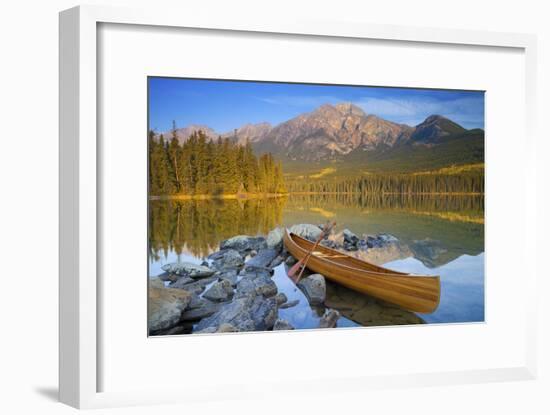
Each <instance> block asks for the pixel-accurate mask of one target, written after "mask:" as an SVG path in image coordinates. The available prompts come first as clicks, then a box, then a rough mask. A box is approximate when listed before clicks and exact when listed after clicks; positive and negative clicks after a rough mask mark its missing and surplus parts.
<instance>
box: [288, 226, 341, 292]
mask: <svg viewBox="0 0 550 415" xmlns="http://www.w3.org/2000/svg"><path fill="white" fill-rule="evenodd" d="M335 226H336V222H332V224H331V223H330V222H328V221H327V224H326V225H325V226H324V227H323V231H322V232H321V235H319V238H317V240H316V241H315V244H314V245H313V247H312V248H311V251H309V252H308V253H307V254H306V255H305V256H304V257H303V258H302V259H300V260H299V261H298V262H297V263H296V264H294V265H293V266H292V268H290V270H289V271H288V276H289V277H290V278H292V279H294V275H296V273H297V272H298V270H300V274H298V278H297V279H296V281H295V282H296V283H298V281H300V278H302V274H303V273H304V270H305V269H306V266H307V262H308V261H309V258H310V257H311V255H312V254H313V252H315V248H317V245H319V244H320V243H321V241H322V240H323V238H324V237H325V235H327V234H328V233H329V232H330V231H331V229H332V228H334V227H335Z"/></svg>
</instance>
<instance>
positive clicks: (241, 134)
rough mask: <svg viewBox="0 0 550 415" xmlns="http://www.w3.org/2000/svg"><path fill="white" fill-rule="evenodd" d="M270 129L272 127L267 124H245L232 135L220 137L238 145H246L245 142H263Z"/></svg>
mask: <svg viewBox="0 0 550 415" xmlns="http://www.w3.org/2000/svg"><path fill="white" fill-rule="evenodd" d="M272 129H273V127H272V126H271V124H270V123H268V122H262V123H259V124H245V125H243V126H242V127H240V128H238V129H236V130H234V131H233V132H232V133H225V134H223V135H222V136H223V137H230V138H234V139H235V140H236V141H237V143H239V144H240V145H243V144H246V141H247V140H249V141H250V142H251V143H252V144H254V143H258V142H260V141H262V140H264V139H265V138H266V136H267V135H268V134H269V133H270V132H271V130H272Z"/></svg>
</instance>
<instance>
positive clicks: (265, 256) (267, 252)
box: [244, 248, 279, 271]
mask: <svg viewBox="0 0 550 415" xmlns="http://www.w3.org/2000/svg"><path fill="white" fill-rule="evenodd" d="M278 254H279V253H278V252H277V251H276V250H275V249H271V248H266V249H261V250H260V251H258V255H256V256H255V257H254V258H251V259H249V260H248V261H246V263H245V264H244V269H245V270H246V271H248V270H251V269H256V268H268V266H269V264H271V262H273V260H274V259H275V258H276V257H277V255H278Z"/></svg>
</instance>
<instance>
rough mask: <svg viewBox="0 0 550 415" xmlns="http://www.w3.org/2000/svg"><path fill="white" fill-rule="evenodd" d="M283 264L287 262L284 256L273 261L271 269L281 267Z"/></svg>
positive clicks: (270, 265)
mask: <svg viewBox="0 0 550 415" xmlns="http://www.w3.org/2000/svg"><path fill="white" fill-rule="evenodd" d="M283 262H285V259H284V258H283V256H282V255H279V256H277V257H276V258H275V259H274V260H273V261H271V264H269V268H275V267H277V266H279V265H281V264H282V263H283Z"/></svg>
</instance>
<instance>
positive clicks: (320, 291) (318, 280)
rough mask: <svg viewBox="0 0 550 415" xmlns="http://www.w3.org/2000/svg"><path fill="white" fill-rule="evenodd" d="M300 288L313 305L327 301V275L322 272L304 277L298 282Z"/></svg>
mask: <svg viewBox="0 0 550 415" xmlns="http://www.w3.org/2000/svg"><path fill="white" fill-rule="evenodd" d="M298 288H300V289H301V290H302V291H303V292H304V294H305V295H306V297H307V298H308V300H309V303H310V304H311V305H319V304H323V303H324V302H325V298H326V294H327V287H326V282H325V277H323V276H322V275H321V274H312V275H310V276H308V277H305V278H302V279H301V280H300V282H299V283H298Z"/></svg>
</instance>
